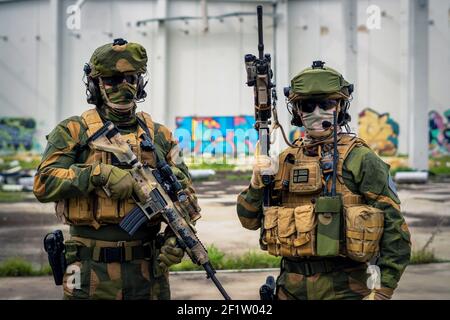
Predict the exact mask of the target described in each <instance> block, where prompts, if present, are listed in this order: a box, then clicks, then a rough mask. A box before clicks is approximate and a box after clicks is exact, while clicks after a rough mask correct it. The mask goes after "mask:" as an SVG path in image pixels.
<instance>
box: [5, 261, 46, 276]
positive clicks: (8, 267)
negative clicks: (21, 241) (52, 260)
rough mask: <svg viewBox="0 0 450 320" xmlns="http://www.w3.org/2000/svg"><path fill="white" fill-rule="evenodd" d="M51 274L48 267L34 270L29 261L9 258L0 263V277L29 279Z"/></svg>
mask: <svg viewBox="0 0 450 320" xmlns="http://www.w3.org/2000/svg"><path fill="white" fill-rule="evenodd" d="M51 274H52V270H51V268H50V266H49V265H46V266H44V267H42V268H41V269H35V268H33V266H32V264H31V263H30V262H29V261H26V260H25V259H23V258H9V259H7V260H5V261H3V262H2V263H0V277H30V276H47V275H51Z"/></svg>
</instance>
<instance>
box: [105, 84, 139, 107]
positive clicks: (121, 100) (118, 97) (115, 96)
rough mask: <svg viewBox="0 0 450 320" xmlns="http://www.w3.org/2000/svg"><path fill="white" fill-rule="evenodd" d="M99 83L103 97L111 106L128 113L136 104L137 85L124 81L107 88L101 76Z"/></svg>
mask: <svg viewBox="0 0 450 320" xmlns="http://www.w3.org/2000/svg"><path fill="white" fill-rule="evenodd" d="M99 84H100V91H101V93H102V98H103V100H104V101H105V104H106V105H107V106H109V107H110V108H112V109H115V110H116V111H117V112H119V113H122V112H123V113H127V114H128V113H129V112H130V110H132V109H133V108H134V107H135V106H136V104H135V98H136V93H137V88H136V85H133V84H130V83H128V82H122V83H119V84H116V85H114V86H112V87H110V88H107V89H105V86H104V84H103V81H102V79H101V78H100V82H99Z"/></svg>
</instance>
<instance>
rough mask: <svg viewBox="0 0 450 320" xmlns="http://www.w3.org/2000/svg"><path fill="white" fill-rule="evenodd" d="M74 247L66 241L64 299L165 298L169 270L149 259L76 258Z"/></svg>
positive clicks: (168, 288) (168, 295)
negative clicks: (66, 264) (96, 259)
mask: <svg viewBox="0 0 450 320" xmlns="http://www.w3.org/2000/svg"><path fill="white" fill-rule="evenodd" d="M74 251H76V248H75V246H73V245H69V246H68V245H67V244H66V259H67V263H68V267H67V269H66V273H65V275H64V280H63V289H64V299H69V300H72V299H101V300H168V299H170V287H169V273H168V272H167V271H166V272H163V271H162V270H161V268H160V267H159V266H158V264H157V262H156V257H157V254H158V252H157V251H156V250H155V254H153V255H152V256H153V257H152V258H150V259H145V260H144V259H139V260H131V261H127V262H121V263H119V262H111V263H104V262H98V261H94V260H92V259H87V260H80V259H77V258H76V252H74Z"/></svg>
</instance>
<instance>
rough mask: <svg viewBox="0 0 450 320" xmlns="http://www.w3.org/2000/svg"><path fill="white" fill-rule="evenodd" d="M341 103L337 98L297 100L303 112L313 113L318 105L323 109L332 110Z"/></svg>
mask: <svg viewBox="0 0 450 320" xmlns="http://www.w3.org/2000/svg"><path fill="white" fill-rule="evenodd" d="M338 104H339V100H335V99H320V100H312V99H306V100H300V101H298V102H297V107H298V108H299V109H300V111H301V112H306V113H311V112H313V111H314V110H315V109H316V107H319V108H320V109H322V110H330V109H333V108H334V107H336V106H337V105H338Z"/></svg>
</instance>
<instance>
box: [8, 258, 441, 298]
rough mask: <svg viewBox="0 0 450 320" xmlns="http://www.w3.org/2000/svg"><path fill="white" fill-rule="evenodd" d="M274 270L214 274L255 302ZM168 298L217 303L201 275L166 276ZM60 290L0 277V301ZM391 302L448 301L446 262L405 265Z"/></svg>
mask: <svg viewBox="0 0 450 320" xmlns="http://www.w3.org/2000/svg"><path fill="white" fill-rule="evenodd" d="M268 275H273V276H277V275H278V270H273V269H272V270H269V271H262V272H218V274H217V277H218V278H219V280H220V281H221V282H222V284H223V286H224V287H225V289H226V290H227V292H228V293H229V294H230V296H231V297H232V298H233V299H234V300H242V299H248V300H257V299H259V297H258V291H259V287H260V286H261V284H263V283H264V282H265V279H266V277H267V276H268ZM170 279H171V280H170V282H171V286H172V298H173V299H183V300H200V299H202V300H203V299H204V300H210V299H212V300H218V299H221V295H220V293H219V292H218V291H217V289H216V288H215V286H214V285H213V284H212V282H211V281H210V280H207V279H206V278H205V275H204V273H202V272H183V273H177V274H172V275H171V277H170ZM60 298H61V287H56V286H55V285H54V283H53V278H52V277H28V278H0V299H33V300H35V299H36V300H44V299H45V300H46V299H60ZM394 299H408V300H409V299H413V300H436V299H438V300H443V299H447V300H448V299H450V263H434V264H428V265H415V266H409V267H408V268H407V270H406V272H405V274H404V276H403V278H402V280H401V282H400V284H399V287H398V289H397V290H396V292H395V296H394Z"/></svg>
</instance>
